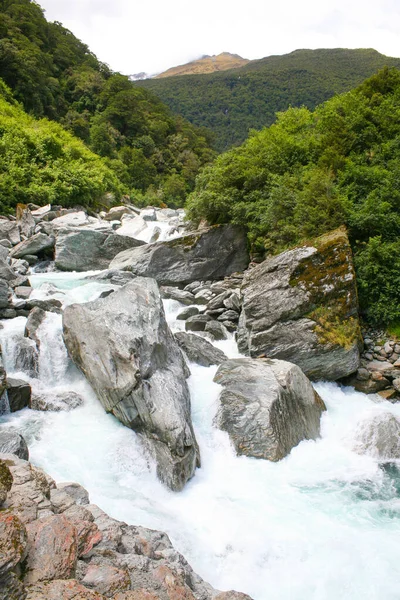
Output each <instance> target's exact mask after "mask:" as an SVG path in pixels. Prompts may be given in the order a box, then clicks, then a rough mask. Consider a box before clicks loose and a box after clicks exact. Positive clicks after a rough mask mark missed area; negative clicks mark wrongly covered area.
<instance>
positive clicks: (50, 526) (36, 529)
mask: <svg viewBox="0 0 400 600" xmlns="http://www.w3.org/2000/svg"><path fill="white" fill-rule="evenodd" d="M26 530H27V533H28V547H27V550H28V557H27V561H26V567H25V576H24V581H25V584H26V585H29V584H33V583H36V582H38V581H48V580H52V579H69V578H70V577H73V576H74V573H75V568H76V561H77V558H78V554H77V534H76V529H75V527H74V526H73V525H71V523H70V522H69V521H68V520H67V519H66V518H65V517H64V515H53V516H49V517H45V518H43V519H38V520H37V521H33V522H32V523H29V524H28V525H27V526H26Z"/></svg>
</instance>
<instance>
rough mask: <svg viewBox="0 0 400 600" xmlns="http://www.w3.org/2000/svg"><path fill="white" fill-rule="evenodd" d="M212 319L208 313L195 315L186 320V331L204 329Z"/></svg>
mask: <svg viewBox="0 0 400 600" xmlns="http://www.w3.org/2000/svg"><path fill="white" fill-rule="evenodd" d="M210 321H211V317H209V316H208V315H194V316H193V317H189V318H188V319H186V321H185V329H186V331H204V330H205V328H206V324H207V323H209V322H210Z"/></svg>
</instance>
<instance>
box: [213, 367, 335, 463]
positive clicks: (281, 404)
mask: <svg viewBox="0 0 400 600" xmlns="http://www.w3.org/2000/svg"><path fill="white" fill-rule="evenodd" d="M214 381H215V382H217V383H220V384H221V385H223V386H224V389H223V391H222V392H221V394H220V398H219V400H220V407H219V409H218V413H217V415H216V417H215V423H216V425H217V426H218V427H219V428H220V429H223V430H224V431H227V432H228V434H229V437H230V438H231V440H232V442H233V444H234V446H235V449H236V452H237V453H238V454H245V455H246V456H253V457H255V458H265V459H268V460H272V461H278V460H280V459H281V458H284V457H285V456H286V455H287V454H289V452H290V451H291V449H292V448H294V446H297V444H298V443H299V442H301V441H302V440H310V439H311V440H314V439H316V438H317V437H318V436H319V433H320V417H321V412H322V411H323V410H325V404H324V402H323V401H322V399H321V398H320V397H319V395H318V394H317V392H316V391H315V390H314V388H313V387H312V385H311V383H310V381H309V380H308V379H307V377H306V376H305V375H304V373H303V372H302V371H301V369H300V368H299V367H297V366H296V365H293V364H291V363H288V362H285V361H282V360H269V359H252V358H237V359H232V360H228V361H227V362H225V363H223V364H222V365H221V366H220V367H219V369H218V371H217V373H216V375H215V377H214Z"/></svg>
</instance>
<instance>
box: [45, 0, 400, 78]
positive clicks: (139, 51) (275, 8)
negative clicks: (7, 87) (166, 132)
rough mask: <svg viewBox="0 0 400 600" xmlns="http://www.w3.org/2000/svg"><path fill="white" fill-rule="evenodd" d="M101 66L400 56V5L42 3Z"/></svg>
mask: <svg viewBox="0 0 400 600" xmlns="http://www.w3.org/2000/svg"><path fill="white" fill-rule="evenodd" d="M38 2H39V4H40V5H41V6H42V7H43V8H44V9H45V10H46V17H47V19H48V20H50V21H61V23H63V25H64V26H65V27H67V28H68V29H70V30H71V31H72V32H73V33H74V34H75V35H76V36H77V37H78V38H80V39H81V40H82V41H83V42H85V43H86V44H87V45H88V46H89V47H90V49H91V50H92V51H93V52H94V53H95V54H96V55H97V56H98V58H99V59H100V60H102V61H103V62H106V63H108V64H109V65H110V67H111V68H112V69H113V70H115V71H121V72H122V73H125V74H127V75H129V74H134V73H138V72H141V71H145V72H147V73H150V74H153V73H159V72H161V71H164V70H166V69H168V68H169V67H173V66H176V65H179V64H183V63H186V62H188V61H190V60H193V59H195V58H199V57H200V56H201V55H203V54H219V53H220V52H232V53H233V54H240V56H243V57H244V58H250V59H254V58H262V57H264V56H270V55H271V54H285V53H287V52H291V51H292V50H296V49H298V48H375V49H376V50H378V51H379V52H382V53H383V54H386V55H388V56H396V57H400V0H376V1H375V2H373V1H371V2H368V0H367V1H366V0H330V1H329V0H325V1H324V0H322V1H321V0H286V2H279V0H241V1H239V0H201V2H192V1H190V0H140V1H137V0H38Z"/></svg>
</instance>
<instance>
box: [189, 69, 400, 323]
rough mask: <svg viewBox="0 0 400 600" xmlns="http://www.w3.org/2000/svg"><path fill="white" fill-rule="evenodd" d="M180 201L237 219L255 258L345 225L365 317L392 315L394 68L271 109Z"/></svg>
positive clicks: (397, 199) (395, 260)
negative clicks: (320, 97)
mask: <svg viewBox="0 0 400 600" xmlns="http://www.w3.org/2000/svg"><path fill="white" fill-rule="evenodd" d="M187 209H188V216H189V218H191V219H193V220H194V221H195V222H198V221H200V220H201V219H207V221H209V222H210V223H237V224H242V223H246V226H247V229H248V231H249V239H250V243H251V246H252V250H253V254H257V253H258V254H260V255H262V256H263V255H265V254H270V253H277V252H280V251H281V250H284V249H286V248H289V247H291V246H293V245H296V244H299V243H301V242H304V241H306V240H308V239H311V238H313V237H316V236H318V235H320V234H323V233H325V232H327V231H329V230H332V229H335V228H336V227H339V226H341V225H345V226H346V227H347V228H348V230H349V234H350V239H351V243H352V247H353V251H354V255H355V263H356V270H357V280H358V289H359V294H360V303H361V307H362V310H363V312H364V315H365V316H366V318H367V319H368V321H369V322H371V323H375V324H376V323H385V324H389V323H391V322H395V321H400V237H399V234H400V71H399V70H397V69H389V68H385V69H383V70H381V71H380V72H379V73H378V74H377V75H375V76H372V77H371V78H370V79H368V80H367V81H365V82H364V83H363V84H362V85H361V86H359V87H358V88H356V89H355V90H354V91H351V92H348V93H346V94H343V95H340V96H336V97H334V98H332V99H331V100H328V101H327V102H326V103H324V104H322V105H321V106H319V107H318V108H316V109H315V111H314V112H311V111H310V110H308V109H307V108H304V107H303V108H291V109H289V110H287V111H286V112H283V113H280V114H278V116H277V122H276V123H275V124H274V125H272V126H271V127H269V128H265V129H263V130H262V131H260V132H258V133H256V132H254V133H253V135H251V136H250V137H249V139H248V140H247V141H246V142H245V143H244V144H243V145H242V146H240V147H238V148H234V149H232V150H230V151H229V152H226V153H225V154H222V155H220V156H219V157H218V158H217V160H216V161H215V163H214V164H213V165H212V166H209V167H206V168H205V169H204V170H203V171H202V172H201V174H200V175H199V176H198V178H197V182H196V189H195V191H194V192H193V193H192V194H191V196H190V198H189V200H188V203H187Z"/></svg>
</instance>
